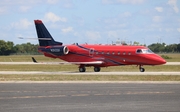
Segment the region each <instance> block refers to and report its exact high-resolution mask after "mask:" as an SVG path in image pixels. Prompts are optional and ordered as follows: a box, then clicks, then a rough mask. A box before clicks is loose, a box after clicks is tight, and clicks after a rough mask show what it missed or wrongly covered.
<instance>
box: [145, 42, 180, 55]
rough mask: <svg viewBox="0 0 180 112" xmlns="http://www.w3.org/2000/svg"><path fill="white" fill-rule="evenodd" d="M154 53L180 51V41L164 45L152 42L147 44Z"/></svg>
mask: <svg viewBox="0 0 180 112" xmlns="http://www.w3.org/2000/svg"><path fill="white" fill-rule="evenodd" d="M148 47H149V48H150V49H151V50H152V51H153V52H156V53H180V43H179V44H170V45H166V44H165V43H154V44H151V45H149V46H148Z"/></svg>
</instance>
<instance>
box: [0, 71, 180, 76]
mask: <svg viewBox="0 0 180 112" xmlns="http://www.w3.org/2000/svg"><path fill="white" fill-rule="evenodd" d="M0 74H7V75H12V74H24V75H26V74H27V75H28V74H32V75H180V72H83V73H81V72H67V71H60V72H44V71H0Z"/></svg>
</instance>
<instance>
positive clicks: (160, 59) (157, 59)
mask: <svg viewBox="0 0 180 112" xmlns="http://www.w3.org/2000/svg"><path fill="white" fill-rule="evenodd" d="M154 61H155V63H156V64H157V65H162V64H166V60H164V59H163V58H162V57H161V56H159V55H155V56H154Z"/></svg>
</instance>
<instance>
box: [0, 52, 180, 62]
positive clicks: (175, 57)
mask: <svg viewBox="0 0 180 112" xmlns="http://www.w3.org/2000/svg"><path fill="white" fill-rule="evenodd" d="M159 55H165V56H168V57H170V58H171V59H165V60H166V61H167V62H180V53H179V54H159ZM31 57H35V58H36V60H37V61H39V62H60V61H62V60H60V59H53V58H48V57H45V56H43V55H10V56H0V62H31V61H32V59H31Z"/></svg>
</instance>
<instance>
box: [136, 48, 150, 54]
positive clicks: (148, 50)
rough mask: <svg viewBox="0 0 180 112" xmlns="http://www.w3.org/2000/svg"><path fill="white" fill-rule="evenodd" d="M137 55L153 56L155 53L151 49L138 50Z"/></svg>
mask: <svg viewBox="0 0 180 112" xmlns="http://www.w3.org/2000/svg"><path fill="white" fill-rule="evenodd" d="M136 53H137V54H152V53H153V52H152V51H151V50H150V49H137V50H136Z"/></svg>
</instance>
